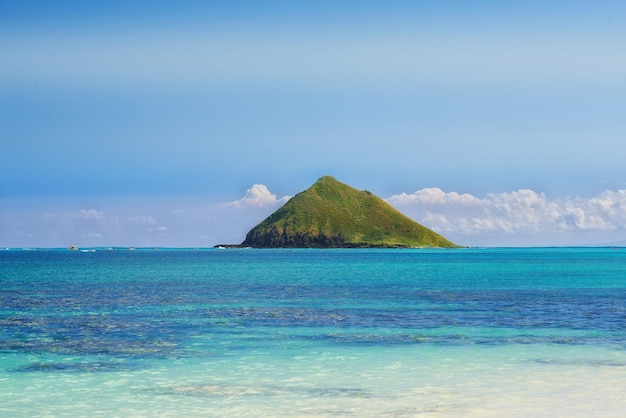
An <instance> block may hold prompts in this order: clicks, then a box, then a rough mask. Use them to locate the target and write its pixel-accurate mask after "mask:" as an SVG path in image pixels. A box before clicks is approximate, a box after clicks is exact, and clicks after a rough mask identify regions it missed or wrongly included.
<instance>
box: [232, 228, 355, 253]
mask: <svg viewBox="0 0 626 418" xmlns="http://www.w3.org/2000/svg"><path fill="white" fill-rule="evenodd" d="M343 243H344V240H343V238H342V237H341V236H330V237H329V236H327V235H325V234H323V233H322V234H318V235H312V234H309V233H305V234H301V233H295V234H288V233H287V232H286V231H279V229H278V228H277V227H276V226H272V227H270V228H269V229H268V230H267V231H260V230H259V229H257V228H255V229H253V230H251V231H250V232H248V234H247V235H246V239H245V241H244V242H243V243H242V244H241V245H242V246H244V247H254V248H318V247H319V248H325V247H341V246H343Z"/></svg>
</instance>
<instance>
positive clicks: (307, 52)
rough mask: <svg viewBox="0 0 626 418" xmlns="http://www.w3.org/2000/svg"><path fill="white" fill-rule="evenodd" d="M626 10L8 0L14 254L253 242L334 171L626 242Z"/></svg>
mask: <svg viewBox="0 0 626 418" xmlns="http://www.w3.org/2000/svg"><path fill="white" fill-rule="evenodd" d="M625 139H626V2H623V1H604V0H599V1H593V2H592V1H576V0H573V1H534V0H529V1H524V2H502V1H452V0H442V1H394V0H390V1H384V2H383V1H367V0H363V1H351V0H347V1H324V0H320V1H315V2H304V1H303V2H293V1H264V2H259V1H236V0H234V1H228V2H217V1H214V2H205V1H178V2H169V1H158V0H155V1H132V0H130V1H121V0H112V1H107V2H82V1H69V0H57V1H54V2H48V1H38V0H33V1H29V2H24V1H13V0H0V247H67V246H69V245H78V246H81V247H92V246H167V247H209V246H213V245H216V244H221V243H239V242H241V241H243V239H244V238H245V234H246V232H247V231H248V230H249V229H250V228H251V227H253V226H254V225H256V224H257V223H258V222H260V221H261V220H262V219H264V218H265V217H266V216H268V215H269V214H271V213H272V212H273V211H274V210H276V209H277V208H278V207H280V205H281V204H283V203H284V202H285V201H287V200H288V199H289V197H290V196H293V195H295V194H296V193H298V192H300V191H302V190H304V189H306V188H308V187H309V186H310V185H311V184H313V183H314V182H315V181H316V180H317V179H318V178H319V177H321V176H323V175H332V176H334V177H336V178H337V179H338V180H340V181H342V182H344V183H347V184H349V185H351V186H353V187H355V188H357V189H361V190H362V189H367V190H370V191H372V192H373V193H374V194H376V195H378V196H379V197H381V198H383V199H385V200H386V201H387V202H389V203H390V204H391V205H392V206H394V207H396V208H397V209H398V210H400V211H401V212H403V213H404V214H406V215H407V216H409V217H411V218H412V219H414V220H415V221H417V222H420V223H422V224H423V225H425V226H427V227H429V228H432V229H434V230H435V231H437V232H439V233H441V234H443V235H444V236H446V237H447V238H450V239H451V240H453V241H454V242H456V243H458V244H461V245H467V246H549V245H626V169H625V168H624V163H623V160H624V156H625V155H626V141H625Z"/></svg>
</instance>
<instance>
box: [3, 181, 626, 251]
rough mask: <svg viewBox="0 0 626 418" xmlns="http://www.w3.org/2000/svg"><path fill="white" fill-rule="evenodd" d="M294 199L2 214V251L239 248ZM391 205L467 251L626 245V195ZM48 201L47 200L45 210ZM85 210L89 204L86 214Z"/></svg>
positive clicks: (405, 200)
mask: <svg viewBox="0 0 626 418" xmlns="http://www.w3.org/2000/svg"><path fill="white" fill-rule="evenodd" d="M290 197H291V196H283V197H280V198H279V197H277V196H276V194H274V193H272V192H271V191H270V190H269V189H268V187H267V186H265V185H263V184H254V185H253V186H252V187H250V188H249V189H248V190H247V191H246V192H245V194H244V196H243V197H242V198H241V199H238V200H234V201H229V202H214V203H206V202H204V203H202V202H198V201H191V200H174V201H173V202H175V204H176V206H171V205H170V206H167V205H166V204H164V202H160V203H159V204H155V202H154V201H143V202H135V204H134V206H133V207H132V208H129V205H128V202H125V201H119V202H115V203H112V204H111V203H108V204H107V206H106V207H104V206H103V207H98V206H94V205H92V204H91V203H90V202H80V203H76V202H74V203H73V205H74V207H72V208H68V207H63V206H59V205H58V204H57V205H56V206H55V207H56V209H55V210H52V209H50V208H48V209H44V210H41V211H38V210H29V211H24V210H21V209H20V208H19V207H17V206H15V205H14V204H13V209H2V210H1V211H0V214H1V215H2V216H0V232H1V234H0V239H1V242H0V246H3V247H4V246H8V247H11V246H16V247H20V246H21V247H63V246H68V245H79V246H109V245H111V246H117V245H120V246H172V247H195V246H197V247H207V246H212V245H216V244H222V243H226V244H230V243H240V242H242V241H243V239H244V238H245V234H246V233H247V232H248V230H249V229H250V228H252V227H253V226H254V225H256V224H257V223H258V222H260V221H261V220H263V219H264V218H265V217H267V216H268V215H270V214H271V213H272V212H273V211H274V210H276V209H277V208H278V207H280V206H281V205H282V204H284V203H285V202H286V201H287V200H289V199H290ZM386 201H387V202H389V203H390V204H391V205H392V206H394V207H396V208H397V209H398V210H400V211H401V212H403V213H404V214H406V215H407V216H409V217H410V218H412V219H414V220H416V221H417V222H420V223H422V224H423V225H425V226H427V227H429V228H432V229H434V230H436V231H437V232H439V233H441V234H443V235H445V236H447V237H449V238H450V239H452V240H453V241H455V242H457V243H459V244H462V245H470V246H476V245H494V246H507V245H510V246H517V245H535V246H542V245H586V244H593V245H596V244H600V245H602V244H609V243H624V244H626V241H624V239H625V235H626V190H617V191H611V190H607V191H604V192H602V193H600V194H598V195H597V196H594V197H591V198H583V197H571V198H564V199H551V198H549V197H547V196H546V195H545V194H544V193H538V192H535V191H533V190H528V189H521V190H517V191H512V192H507V193H498V194H488V195H486V196H484V197H479V196H474V195H471V194H467V193H457V192H445V191H443V190H441V189H439V188H426V189H421V190H418V191H416V192H414V193H401V194H397V195H394V196H391V197H389V198H387V199H386ZM45 204H46V202H41V207H45ZM78 205H84V206H83V207H82V208H81V207H80V206H78Z"/></svg>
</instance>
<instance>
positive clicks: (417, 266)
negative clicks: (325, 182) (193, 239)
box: [0, 248, 626, 417]
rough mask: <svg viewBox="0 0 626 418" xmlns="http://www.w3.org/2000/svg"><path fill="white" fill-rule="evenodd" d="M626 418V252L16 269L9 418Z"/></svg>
mask: <svg viewBox="0 0 626 418" xmlns="http://www.w3.org/2000/svg"><path fill="white" fill-rule="evenodd" d="M625 410H626V249H624V248H521V249H520V248H482V249H478V248H476V249H474V248H469V249H454V250H443V249H402V250H395V249H324V250H320V249H296V250H289V249H277V250H270V249H264V250H257V249H225V250H221V249H199V250H191V249H189V250H177V249H161V250H156V249H150V250H148V249H137V250H136V251H128V250H127V249H116V250H114V251H107V250H98V251H94V252H81V251H69V250H32V251H24V250H7V251H0V416H3V417H4V416H6V417H37V416H46V417H57V416H70V417H74V416H88V417H97V416H103V417H114V416H119V417H148V416H171V417H177V416H211V417H298V416H303V417H327V416H342V417H343V416H358V417H363V416H372V417H374V416H375V417H381V416H391V417H413V416H418V417H467V416H471V417H474V416H475V417H503V416H507V417H528V416H545V417H555V416H563V417H590V416H602V417H611V416H615V417H617V416H623V415H624V411H625Z"/></svg>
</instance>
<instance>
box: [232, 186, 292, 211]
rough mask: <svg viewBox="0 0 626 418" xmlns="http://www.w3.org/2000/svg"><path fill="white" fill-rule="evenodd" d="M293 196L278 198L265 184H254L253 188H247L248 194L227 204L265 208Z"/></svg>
mask: <svg viewBox="0 0 626 418" xmlns="http://www.w3.org/2000/svg"><path fill="white" fill-rule="evenodd" d="M290 198H291V196H283V197H281V198H280V199H277V198H276V195H275V194H273V193H272V192H270V191H269V189H268V188H267V186H265V185H264V184H254V185H252V187H251V188H249V189H248V190H246V194H245V196H244V197H243V198H241V199H239V200H236V201H234V202H228V203H226V205H228V206H235V207H238V208H241V207H257V208H263V207H267V206H278V205H282V204H284V203H285V202H286V201H288V200H289V199H290Z"/></svg>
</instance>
